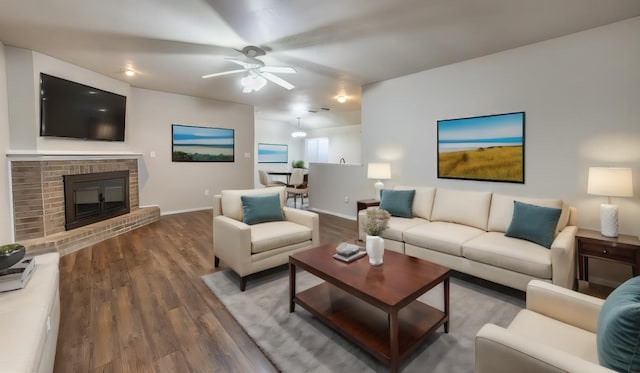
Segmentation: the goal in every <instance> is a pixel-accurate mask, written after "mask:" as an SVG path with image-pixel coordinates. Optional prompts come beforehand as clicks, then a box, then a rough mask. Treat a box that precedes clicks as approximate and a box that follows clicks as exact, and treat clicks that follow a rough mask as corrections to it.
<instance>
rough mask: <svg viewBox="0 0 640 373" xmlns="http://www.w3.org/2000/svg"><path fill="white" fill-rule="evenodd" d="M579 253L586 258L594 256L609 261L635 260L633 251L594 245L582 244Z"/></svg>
mask: <svg viewBox="0 0 640 373" xmlns="http://www.w3.org/2000/svg"><path fill="white" fill-rule="evenodd" d="M580 253H581V254H582V255H586V256H595V257H598V258H602V259H610V260H616V261H620V260H622V261H625V262H629V261H631V262H633V261H634V260H635V252H634V251H633V250H625V249H623V248H618V247H608V246H602V245H596V244H592V243H582V244H581V245H580Z"/></svg>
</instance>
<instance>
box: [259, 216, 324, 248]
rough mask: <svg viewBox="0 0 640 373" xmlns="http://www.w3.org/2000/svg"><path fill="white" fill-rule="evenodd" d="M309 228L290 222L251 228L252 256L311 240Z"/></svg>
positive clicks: (262, 224) (278, 222)
mask: <svg viewBox="0 0 640 373" xmlns="http://www.w3.org/2000/svg"><path fill="white" fill-rule="evenodd" d="M311 237H312V231H311V228H308V227H305V226H304V225H300V224H296V223H292V222H290V221H274V222H268V223H261V224H255V225H252V226H251V252H252V253H253V254H256V253H261V252H264V251H268V250H272V249H275V248H280V247H283V246H287V245H294V244H297V243H301V242H304V241H309V240H311Z"/></svg>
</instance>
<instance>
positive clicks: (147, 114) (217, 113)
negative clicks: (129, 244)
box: [128, 88, 254, 214]
mask: <svg viewBox="0 0 640 373" xmlns="http://www.w3.org/2000/svg"><path fill="white" fill-rule="evenodd" d="M129 107H130V111H129V122H130V125H129V132H128V135H129V136H130V137H129V138H130V140H129V142H130V144H131V147H132V149H135V151H136V152H141V153H143V154H144V157H143V159H142V160H141V161H140V162H139V165H140V170H139V172H140V205H141V206H145V205H159V206H160V207H161V209H162V213H163V214H166V213H172V212H181V211H190V210H198V209H203V208H208V207H210V206H211V205H212V202H211V196H212V195H214V194H216V193H219V192H220V191H221V190H222V189H239V188H251V187H252V186H253V173H254V172H253V169H254V167H253V162H254V158H253V154H254V150H253V149H254V133H253V107H252V106H249V105H242V104H234V103H229V102H221V101H215V100H208V99H203V98H197V97H190V96H183V95H177V94H172V93H165V92H158V91H152V90H146V89H140V88H132V89H131V103H130V106H129ZM172 124H182V125H190V126H200V127H219V128H232V129H234V130H235V162H202V163H200V162H172V161H171V125H172ZM151 152H155V157H151ZM245 153H247V154H248V155H249V157H248V158H247V157H245ZM206 191H208V195H207V192H206Z"/></svg>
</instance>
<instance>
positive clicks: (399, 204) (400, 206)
mask: <svg viewBox="0 0 640 373" xmlns="http://www.w3.org/2000/svg"><path fill="white" fill-rule="evenodd" d="M415 194H416V191H415V190H391V189H382V190H381V191H380V209H382V210H387V211H389V214H391V216H398V217H401V218H413V213H412V211H411V208H412V206H413V196H414V195H415Z"/></svg>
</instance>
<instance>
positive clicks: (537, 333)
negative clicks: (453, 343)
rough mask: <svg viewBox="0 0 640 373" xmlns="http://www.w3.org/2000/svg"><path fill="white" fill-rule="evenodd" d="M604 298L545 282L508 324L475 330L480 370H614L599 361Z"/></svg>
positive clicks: (534, 287)
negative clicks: (506, 325)
mask: <svg viewBox="0 0 640 373" xmlns="http://www.w3.org/2000/svg"><path fill="white" fill-rule="evenodd" d="M603 303H604V300H602V299H598V298H595V297H591V296H589V295H585V294H580V293H578V292H575V291H571V290H568V289H564V288H561V287H559V286H555V285H552V284H549V283H545V282H542V281H537V280H534V281H531V283H530V284H529V286H528V287H527V308H526V309H524V310H522V311H520V313H518V315H517V316H516V317H515V319H513V321H512V322H511V324H510V325H509V326H508V327H507V328H502V327H499V326H497V325H493V324H486V325H484V326H483V327H482V328H481V329H480V330H479V331H478V333H477V334H476V339H475V346H476V348H475V353H476V358H475V361H476V364H475V371H476V373H511V372H522V373H526V372H536V373H538V372H540V373H542V372H558V373H559V372H581V373H587V372H594V373H595V372H613V370H610V369H608V368H605V367H603V366H600V365H598V351H597V347H596V328H597V322H598V316H599V314H600V309H601V308H602V305H603Z"/></svg>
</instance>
